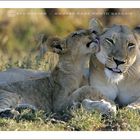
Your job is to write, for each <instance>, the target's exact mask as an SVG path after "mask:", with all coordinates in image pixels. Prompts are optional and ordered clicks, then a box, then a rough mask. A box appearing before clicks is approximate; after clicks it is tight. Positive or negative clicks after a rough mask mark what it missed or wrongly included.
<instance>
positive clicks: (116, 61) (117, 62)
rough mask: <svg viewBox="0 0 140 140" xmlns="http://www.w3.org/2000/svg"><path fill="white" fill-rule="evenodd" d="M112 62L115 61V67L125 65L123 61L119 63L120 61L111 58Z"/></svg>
mask: <svg viewBox="0 0 140 140" xmlns="http://www.w3.org/2000/svg"><path fill="white" fill-rule="evenodd" d="M113 60H114V61H115V63H116V64H117V66H118V65H121V64H124V63H125V61H120V60H117V59H115V58H113Z"/></svg>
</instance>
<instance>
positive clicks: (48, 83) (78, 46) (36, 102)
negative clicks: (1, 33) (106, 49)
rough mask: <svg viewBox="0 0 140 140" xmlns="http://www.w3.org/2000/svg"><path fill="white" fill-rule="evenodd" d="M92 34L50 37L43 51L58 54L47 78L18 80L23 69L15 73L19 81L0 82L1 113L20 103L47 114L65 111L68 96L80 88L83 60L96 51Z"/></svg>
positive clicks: (83, 33) (68, 102)
mask: <svg viewBox="0 0 140 140" xmlns="http://www.w3.org/2000/svg"><path fill="white" fill-rule="evenodd" d="M92 35H93V33H92V30H80V31H77V32H74V33H71V34H70V35H68V36H67V37H66V38H64V39H60V38H57V37H50V38H48V39H47V41H45V42H43V47H44V48H46V49H44V50H48V51H51V52H54V53H57V54H58V55H59V62H58V64H57V65H56V67H55V68H54V70H53V71H52V73H51V74H50V75H48V74H46V76H45V75H44V76H43V77H39V78H37V79H34V78H27V76H26V77H25V78H22V79H24V80H21V81H20V75H22V73H23V72H24V70H23V71H21V70H19V71H18V70H17V74H18V76H19V78H18V79H16V78H15V79H14V80H10V79H9V81H8V80H7V81H5V82H2V84H0V89H1V92H0V101H1V103H0V109H1V111H2V110H5V109H6V108H15V107H17V106H19V105H23V104H27V105H32V106H34V107H35V108H38V109H43V110H45V111H47V112H58V111H62V110H63V109H66V108H67V107H68V106H69V104H70V102H71V101H70V100H69V99H70V96H71V94H72V93H73V92H74V91H75V90H76V89H78V88H79V87H80V85H81V82H82V78H83V70H84V65H85V63H86V61H87V60H88V59H89V58H90V55H91V54H92V53H95V52H97V51H98V44H97V43H96V42H95V41H94V38H93V36H92ZM8 73H9V72H8V71H7V74H8ZM25 73H27V72H25ZM11 74H13V73H11ZM2 75H3V74H2ZM15 77H16V74H15ZM34 77H36V76H34ZM8 82H9V83H8ZM3 97H4V98H3Z"/></svg>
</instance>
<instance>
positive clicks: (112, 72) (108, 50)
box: [96, 25, 138, 83]
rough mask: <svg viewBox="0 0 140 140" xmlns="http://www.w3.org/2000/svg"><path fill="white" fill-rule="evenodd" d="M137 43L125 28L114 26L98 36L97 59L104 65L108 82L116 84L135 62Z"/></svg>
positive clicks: (131, 33) (132, 34)
mask: <svg viewBox="0 0 140 140" xmlns="http://www.w3.org/2000/svg"><path fill="white" fill-rule="evenodd" d="M137 51H138V42H137V39H136V37H135V35H134V33H133V32H132V31H131V30H130V29H129V28H128V27H126V26H122V25H114V26H113V27H111V28H109V29H107V30H106V31H105V32H103V33H102V34H101V35H100V52H98V53H96V57H97V59H98V60H99V61H100V62H101V63H102V64H103V65H104V71H105V75H106V77H107V78H108V80H109V81H111V82H113V83H118V82H119V81H120V80H122V79H123V78H124V73H126V72H128V71H129V69H130V68H131V67H132V65H133V63H134V62H135V60H136V56H137Z"/></svg>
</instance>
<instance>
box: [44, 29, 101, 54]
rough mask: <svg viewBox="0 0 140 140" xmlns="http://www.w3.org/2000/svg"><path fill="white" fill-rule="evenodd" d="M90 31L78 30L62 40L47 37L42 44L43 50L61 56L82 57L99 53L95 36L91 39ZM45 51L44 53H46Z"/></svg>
mask: <svg viewBox="0 0 140 140" xmlns="http://www.w3.org/2000/svg"><path fill="white" fill-rule="evenodd" d="M93 34H94V33H93V32H92V30H90V29H88V30H79V31H75V32H73V33H71V34H69V35H68V36H67V37H65V38H64V39H61V38H58V37H49V38H48V39H47V40H46V41H45V42H43V47H44V48H45V49H44V50H46V51H50V52H54V53H57V54H59V55H60V56H63V55H65V54H66V55H72V56H74V55H76V56H84V55H90V54H92V53H95V52H97V51H99V44H98V38H97V35H94V37H93ZM46 51H45V52H46Z"/></svg>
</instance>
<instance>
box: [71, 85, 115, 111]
mask: <svg viewBox="0 0 140 140" xmlns="http://www.w3.org/2000/svg"><path fill="white" fill-rule="evenodd" d="M78 102H81V103H82V106H83V107H84V108H85V109H87V110H89V111H92V110H94V109H95V110H99V111H100V112H101V113H102V114H108V113H116V106H115V103H114V102H113V101H111V100H109V99H107V98H106V97H105V96H104V95H102V94H101V93H99V92H97V91H96V90H95V89H94V88H93V87H91V86H83V87H81V88H79V89H77V90H76V91H75V92H73V93H72V95H71V97H70V103H71V105H76V104H77V103H78Z"/></svg>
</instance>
